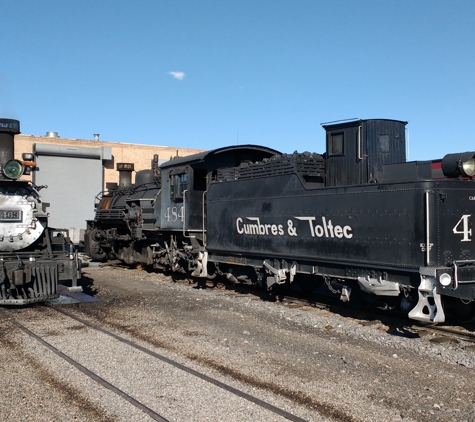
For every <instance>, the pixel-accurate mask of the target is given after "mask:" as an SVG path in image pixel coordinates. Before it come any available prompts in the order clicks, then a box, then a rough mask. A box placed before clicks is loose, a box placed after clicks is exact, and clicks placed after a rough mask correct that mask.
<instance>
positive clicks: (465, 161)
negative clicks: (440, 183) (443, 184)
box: [442, 152, 475, 178]
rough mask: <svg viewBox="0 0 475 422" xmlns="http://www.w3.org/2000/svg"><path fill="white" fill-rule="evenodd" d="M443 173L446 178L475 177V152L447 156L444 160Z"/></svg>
mask: <svg viewBox="0 0 475 422" xmlns="http://www.w3.org/2000/svg"><path fill="white" fill-rule="evenodd" d="M442 171H443V172H444V176H446V177H450V178H452V177H459V176H463V177H472V176H474V175H475V152H464V153H458V154H447V155H446V156H445V157H444V158H443V159H442Z"/></svg>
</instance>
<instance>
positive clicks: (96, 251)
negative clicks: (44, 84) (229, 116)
mask: <svg viewBox="0 0 475 422" xmlns="http://www.w3.org/2000/svg"><path fill="white" fill-rule="evenodd" d="M406 124H407V122H404V121H398V120H389V119H371V120H352V121H343V122H336V123H329V124H324V125H323V128H324V129H325V131H326V152H325V153H324V154H323V155H320V154H316V153H302V154H299V153H296V152H295V153H293V154H282V153H280V152H277V151H275V150H273V149H270V148H266V147H261V146H254V145H243V146H232V147H225V148H220V149H217V150H213V151H207V152H203V153H200V154H195V155H192V156H189V157H185V158H177V159H172V160H170V161H168V162H166V163H164V164H162V165H161V166H160V167H159V168H158V166H157V165H156V161H155V166H154V169H153V170H143V171H140V172H138V173H137V177H136V181H135V184H131V185H130V186H126V187H116V188H115V189H111V190H110V191H109V192H108V193H105V194H104V195H103V197H102V199H101V201H100V203H99V204H98V206H97V209H96V214H95V219H94V220H92V221H88V228H87V231H86V245H85V246H86V252H87V253H88V254H89V255H90V256H91V257H92V258H95V259H101V260H102V259H119V260H121V261H122V262H125V263H127V264H136V263H140V264H142V265H149V266H151V267H154V268H157V269H165V270H171V271H180V272H187V273H190V274H191V275H192V276H194V277H197V278H204V279H212V278H214V277H216V276H224V277H226V278H227V279H228V280H230V281H231V282H234V283H247V284H252V285H258V286H262V287H265V288H267V289H269V290H273V291H280V290H281V289H283V288H288V287H289V286H290V287H292V286H293V287H295V288H298V289H300V290H303V291H307V292H322V293H327V294H333V295H337V296H338V297H339V298H340V299H341V300H342V301H345V302H352V301H358V302H361V301H364V302H369V303H375V304H378V305H382V306H386V307H389V308H398V309H401V310H403V311H404V312H406V313H407V314H408V315H409V317H410V318H413V319H416V320H421V321H426V322H443V321H444V320H445V318H446V314H450V315H456V316H457V317H458V318H459V319H462V320H470V319H472V318H474V317H475V301H474V299H475V246H474V241H473V236H474V233H473V231H472V224H473V218H474V217H473V216H474V213H475V185H474V183H473V180H472V179H473V176H474V175H475V152H466V153H460V154H448V155H446V156H445V157H444V158H443V159H441V160H440V159H439V160H432V161H414V162H406V157H405V152H406V142H405V127H406Z"/></svg>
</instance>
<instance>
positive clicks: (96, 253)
mask: <svg viewBox="0 0 475 422" xmlns="http://www.w3.org/2000/svg"><path fill="white" fill-rule="evenodd" d="M89 253H90V254H91V258H92V259H95V260H96V261H104V260H105V258H106V257H107V253H106V252H104V250H103V249H102V248H101V246H100V245H99V243H97V242H94V241H92V240H91V245H90V247H89Z"/></svg>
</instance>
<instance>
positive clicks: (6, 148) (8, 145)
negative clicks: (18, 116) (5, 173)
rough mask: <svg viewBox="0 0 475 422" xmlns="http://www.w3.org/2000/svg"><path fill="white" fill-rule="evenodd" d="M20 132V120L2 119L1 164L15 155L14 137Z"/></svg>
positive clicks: (0, 130) (0, 138)
mask: <svg viewBox="0 0 475 422" xmlns="http://www.w3.org/2000/svg"><path fill="white" fill-rule="evenodd" d="M19 133H20V122H19V121H18V120H13V119H0V164H2V165H3V164H5V163H6V162H7V161H9V160H13V157H14V144H15V143H14V137H15V135H17V134H19Z"/></svg>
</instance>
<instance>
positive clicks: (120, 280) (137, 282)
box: [0, 267, 475, 422]
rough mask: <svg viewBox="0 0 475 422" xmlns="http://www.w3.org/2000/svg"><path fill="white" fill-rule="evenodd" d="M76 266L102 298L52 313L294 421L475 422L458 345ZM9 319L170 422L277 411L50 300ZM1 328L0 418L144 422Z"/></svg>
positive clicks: (253, 297) (1, 322)
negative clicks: (51, 306)
mask: <svg viewBox="0 0 475 422" xmlns="http://www.w3.org/2000/svg"><path fill="white" fill-rule="evenodd" d="M84 276H85V277H84V279H83V283H85V285H89V289H90V290H91V291H92V292H93V293H94V294H95V296H96V297H97V298H100V299H101V300H102V302H100V303H99V304H93V305H87V306H86V305H82V306H80V307H77V306H75V307H71V306H69V307H65V308H64V309H66V310H68V311H69V312H73V313H74V314H75V315H77V316H80V317H81V318H84V319H86V320H89V321H91V322H94V323H96V324H98V325H100V326H103V327H104V328H107V329H110V330H112V331H114V332H115V333H116V334H119V335H121V336H123V337H126V338H128V339H130V340H133V341H136V342H137V343H139V344H140V345H142V346H144V347H147V348H149V349H151V350H153V351H155V352H156V353H159V354H161V355H164V356H166V357H168V358H170V359H174V360H177V361H178V362H180V363H182V364H185V365H187V366H189V367H192V368H193V369H196V370H198V371H200V372H203V373H205V374H207V375H209V376H212V377H215V378H218V379H219V380H220V381H222V382H225V383H227V384H229V385H231V386H233V387H235V388H238V389H240V390H242V391H245V392H246V393H248V394H251V395H254V396H256V397H258V398H260V399H262V400H265V401H266V402H269V403H271V404H272V405H274V406H277V407H279V408H282V409H284V410H285V411H287V412H289V413H292V414H295V415H297V416H299V417H301V418H303V419H305V420H315V421H320V420H348V421H382V420H387V421H401V420H404V421H406V420H414V421H457V422H458V421H475V396H474V386H475V382H474V379H473V370H474V368H475V353H474V351H473V350H472V349H470V347H468V346H469V343H465V342H463V341H459V342H457V343H453V342H446V343H434V342H431V341H430V340H431V338H432V337H433V336H432V335H427V336H424V337H422V338H407V337H404V336H401V335H398V334H397V333H395V332H394V330H391V329H390V328H391V327H388V326H386V325H384V324H382V323H375V324H373V325H362V323H363V322H364V321H363V320H362V319H359V318H354V317H352V318H349V317H345V316H343V315H341V314H338V313H331V312H329V311H327V310H320V309H314V308H310V307H297V308H294V307H289V306H284V305H282V304H277V303H273V302H269V301H266V300H262V299H261V298H260V296H265V295H260V294H258V293H256V294H240V293H238V292H235V291H232V290H231V291H230V290H226V291H224V290H223V289H218V288H206V289H198V288H196V286H193V287H192V286H189V285H188V284H187V283H185V282H178V283H176V282H172V281H171V279H170V278H169V277H166V276H164V275H161V274H158V273H148V272H146V271H140V270H131V269H124V268H111V267H105V268H99V267H89V268H85V269H84ZM13 316H14V318H15V319H17V320H18V321H19V322H21V323H22V324H24V325H25V326H27V328H29V329H31V330H32V331H33V332H35V333H36V334H37V335H40V336H41V337H43V338H44V339H45V340H46V341H48V342H49V343H51V344H52V345H53V346H55V347H57V348H58V349H60V350H61V351H62V352H63V353H66V354H67V355H68V356H70V357H72V358H74V359H76V360H78V361H79V362H80V363H81V364H83V365H85V366H86V367H87V368H89V369H90V370H92V371H95V372H97V374H98V375H100V376H101V377H103V378H104V379H106V380H107V381H109V382H110V383H113V384H114V385H116V386H117V387H118V388H121V389H123V390H124V391H125V392H126V393H127V394H129V395H131V396H133V397H134V398H136V399H137V400H140V401H141V402H143V403H144V404H145V405H147V406H149V407H150V408H152V409H153V410H155V411H156V412H158V413H160V414H162V415H163V416H164V417H165V418H167V419H169V420H175V421H189V420H190V421H191V420H193V421H201V420H215V421H216V420H227V421H242V420H263V421H264V420H265V421H272V420H276V421H278V420H284V419H283V418H282V417H281V416H278V415H276V414H273V413H271V412H269V411H268V410H265V409H262V408H259V407H258V406H256V405H255V404H253V403H251V402H249V401H246V400H243V399H242V398H239V397H237V396H235V395H233V394H231V393H229V392H226V391H224V390H222V389H219V388H217V387H216V386H212V385H211V384H209V383H206V382H204V381H203V380H199V379H197V378H196V377H192V376H190V375H189V374H186V373H184V372H183V371H180V370H178V369H177V368H172V367H170V366H169V365H167V364H165V363H163V362H160V361H157V360H156V359H153V358H152V357H150V356H146V355H144V354H143V353H142V352H139V351H138V350H136V349H132V348H130V347H129V346H126V345H125V344H120V342H118V341H117V340H114V339H112V338H111V337H108V336H105V335H104V334H102V333H99V332H97V331H95V330H93V329H91V328H88V327H86V326H84V325H83V324H80V323H78V322H77V321H74V320H72V319H70V318H68V317H66V316H64V315H61V314H59V313H58V312H56V311H54V310H52V309H49V308H44V307H40V306H35V307H30V308H24V309H15V311H14V313H13ZM0 334H1V335H2V346H1V347H0V359H1V362H2V363H3V365H2V367H4V370H3V376H2V378H1V380H0V388H1V389H2V392H3V393H2V395H3V398H4V399H3V400H2V404H0V419H1V420H45V421H46V420H124V421H125V420H127V421H132V420H134V421H135V420H150V418H149V416H147V415H146V414H144V413H143V412H141V411H140V410H139V409H137V408H135V407H133V406H132V405H131V404H129V403H127V402H125V401H124V400H123V399H121V398H120V397H119V396H117V395H116V394H114V393H112V392H110V391H109V390H107V389H105V388H104V387H101V386H100V385H99V384H97V383H96V382H95V381H92V380H90V379H88V378H87V377H86V376H85V375H84V374H82V373H81V372H79V371H78V370H77V369H75V368H72V367H71V366H70V365H69V364H67V363H66V362H65V361H64V360H62V359H61V358H60V357H58V356H56V355H54V354H53V353H52V352H48V351H46V349H45V348H44V347H43V346H41V345H40V344H39V343H38V342H37V341H35V340H34V339H31V338H30V337H28V336H27V335H26V334H24V333H22V332H20V331H19V330H18V329H15V328H14V326H13V325H12V324H11V323H10V322H8V321H6V320H5V319H3V318H1V319H0Z"/></svg>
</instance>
